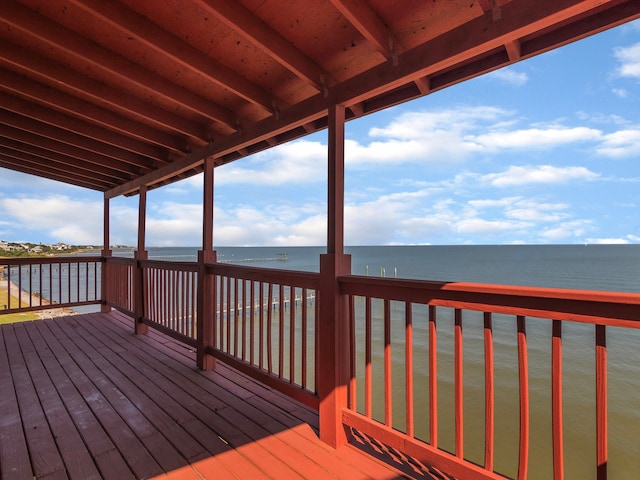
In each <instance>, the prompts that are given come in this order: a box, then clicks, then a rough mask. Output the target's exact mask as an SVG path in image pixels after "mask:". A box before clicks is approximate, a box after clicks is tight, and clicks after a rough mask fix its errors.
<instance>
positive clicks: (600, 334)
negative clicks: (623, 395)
mask: <svg viewBox="0 0 640 480" xmlns="http://www.w3.org/2000/svg"><path fill="white" fill-rule="evenodd" d="M606 328H607V327H606V326H604V325H596V457H597V462H598V465H597V479H598V480H606V478H607V462H608V457H609V438H608V432H607V425H608V417H607V404H608V397H607V330H606Z"/></svg>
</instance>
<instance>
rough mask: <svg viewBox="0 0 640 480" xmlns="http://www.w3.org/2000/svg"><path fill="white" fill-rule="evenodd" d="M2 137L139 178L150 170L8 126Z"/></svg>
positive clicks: (4, 128)
mask: <svg viewBox="0 0 640 480" xmlns="http://www.w3.org/2000/svg"><path fill="white" fill-rule="evenodd" d="M2 121H3V120H2V119H0V122H2ZM1 135H2V136H4V137H6V138H9V139H13V140H15V141H17V142H22V143H26V144H28V145H33V146H34V147H38V148H42V149H45V150H50V151H52V152H56V153H59V154H61V155H66V156H68V157H72V158H75V159H78V160H80V161H83V162H86V163H90V164H93V165H108V166H109V168H111V169H112V170H115V171H116V172H124V173H127V174H131V175H134V176H136V175H137V176H139V175H143V174H144V173H145V172H146V171H148V169H142V168H140V167H136V166H134V165H130V164H127V163H123V162H118V161H115V160H114V159H113V158H111V157H108V156H105V155H101V154H99V153H94V152H91V151H88V150H85V149H83V148H79V147H76V146H74V145H69V144H67V143H64V142H59V141H57V140H53V139H50V138H47V137H46V136H43V135H39V134H36V133H32V132H28V131H25V130H21V129H18V128H14V127H11V126H9V125H8V124H5V125H3V127H2V133H1Z"/></svg>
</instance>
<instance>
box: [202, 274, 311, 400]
mask: <svg viewBox="0 0 640 480" xmlns="http://www.w3.org/2000/svg"><path fill="white" fill-rule="evenodd" d="M207 274H208V275H212V276H213V277H214V279H215V281H214V282H213V283H212V284H213V285H214V291H213V292H210V294H211V295H212V296H213V297H214V298H215V299H216V300H215V301H214V302H213V305H215V310H216V311H215V341H214V344H213V345H211V346H210V353H211V354H212V355H214V356H215V357H217V358H219V359H221V360H224V361H225V362H227V363H230V364H231V365H233V366H235V367H236V368H238V369H240V370H242V371H244V372H245V373H247V374H249V375H251V376H253V377H255V378H257V379H259V380H261V381H263V382H265V383H267V384H268V385H271V386H273V387H275V388H278V389H280V390H282V391H284V392H285V393H287V394H289V395H290V396H293V397H294V398H296V399H298V400H300V401H302V402H304V403H306V404H308V405H311V406H314V407H315V408H317V405H318V400H317V383H316V376H315V372H316V371H317V366H318V364H317V357H316V352H317V349H316V342H317V336H316V331H317V322H318V318H319V317H318V303H317V296H318V293H317V292H318V286H319V277H318V274H317V273H307V272H298V271H288V270H280V269H264V268H250V267H245V266H237V265H225V264H215V266H213V265H209V266H208V268H207Z"/></svg>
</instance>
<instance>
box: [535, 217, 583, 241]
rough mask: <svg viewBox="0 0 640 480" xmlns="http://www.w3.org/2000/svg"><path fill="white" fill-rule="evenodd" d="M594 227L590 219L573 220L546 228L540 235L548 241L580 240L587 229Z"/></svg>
mask: <svg viewBox="0 0 640 480" xmlns="http://www.w3.org/2000/svg"><path fill="white" fill-rule="evenodd" d="M591 228H592V222H591V221H589V220H572V221H568V222H564V223H560V224H558V225H554V226H553V227H549V228H545V229H543V230H542V231H541V232H540V236H541V237H542V238H543V239H546V240H548V241H560V240H566V239H571V240H573V241H580V240H579V239H580V238H582V237H583V236H584V234H585V233H586V232H587V230H590V229H591Z"/></svg>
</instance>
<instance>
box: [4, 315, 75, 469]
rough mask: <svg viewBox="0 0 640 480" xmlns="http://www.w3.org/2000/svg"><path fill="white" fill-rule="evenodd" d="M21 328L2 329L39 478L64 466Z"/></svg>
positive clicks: (28, 442)
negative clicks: (26, 356)
mask: <svg viewBox="0 0 640 480" xmlns="http://www.w3.org/2000/svg"><path fill="white" fill-rule="evenodd" d="M21 330H24V326H23V325H19V326H18V327H16V328H14V329H13V330H7V331H5V344H6V346H7V353H8V356H9V369H10V371H11V375H12V376H13V379H14V382H13V383H14V385H15V391H16V396H17V399H18V404H19V405H20V418H21V419H22V427H23V431H24V435H25V437H26V440H27V445H28V448H29V452H30V458H31V465H32V468H33V475H34V476H35V477H38V478H41V477H44V476H46V475H49V474H52V473H55V472H64V471H65V467H64V462H63V460H62V457H61V456H60V452H59V451H58V447H57V445H56V442H55V440H54V438H53V434H52V433H51V429H50V428H49V424H48V423H47V419H46V416H45V414H44V411H43V408H42V405H40V401H39V399H38V395H37V393H36V390H35V387H34V385H33V381H32V379H31V374H30V372H29V370H28V369H27V362H26V361H25V359H24V357H23V354H22V351H21V348H20V345H19V343H18V336H19V335H17V334H16V332H20V331H21Z"/></svg>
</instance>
